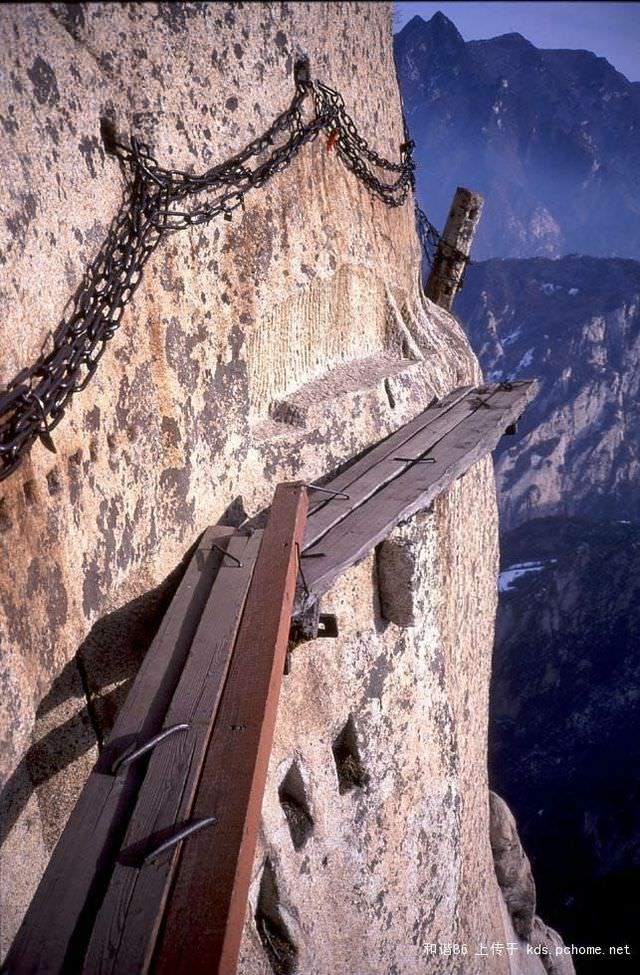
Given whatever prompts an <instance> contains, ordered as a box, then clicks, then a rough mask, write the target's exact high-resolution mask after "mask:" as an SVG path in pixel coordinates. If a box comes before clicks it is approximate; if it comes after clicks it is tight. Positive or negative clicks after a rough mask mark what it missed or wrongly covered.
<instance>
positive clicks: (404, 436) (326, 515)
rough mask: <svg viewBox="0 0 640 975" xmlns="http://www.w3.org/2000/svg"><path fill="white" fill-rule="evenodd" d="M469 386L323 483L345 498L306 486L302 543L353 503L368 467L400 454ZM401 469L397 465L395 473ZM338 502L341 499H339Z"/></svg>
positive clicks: (313, 538) (310, 540)
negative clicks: (357, 486) (306, 515)
mask: <svg viewBox="0 0 640 975" xmlns="http://www.w3.org/2000/svg"><path fill="white" fill-rule="evenodd" d="M472 388H473V387H471V386H463V387H460V388H459V389H454V390H452V391H451V392H450V393H448V394H447V395H446V396H443V397H442V399H440V400H437V401H436V402H435V403H432V404H431V405H430V406H428V407H427V409H426V410H424V411H423V412H422V413H419V414H418V416H416V417H414V419H413V420H410V421H409V423H406V424H405V425H404V426H402V427H399V429H398V430H395V431H394V432H393V433H391V434H389V436H388V437H385V439H384V440H381V441H379V442H378V443H377V444H375V445H374V446H373V447H371V449H370V450H367V452H366V453H364V454H363V455H362V456H361V457H359V458H358V460H357V461H355V462H354V463H353V464H350V465H349V467H346V468H345V469H344V470H343V471H341V472H340V473H339V474H337V475H336V476H335V477H334V478H332V479H331V480H330V481H328V482H327V483H326V484H325V485H323V487H326V488H327V489H330V490H332V491H340V492H344V493H347V494H349V495H350V497H349V499H344V498H343V499H340V498H329V497H327V496H326V495H323V494H322V493H321V492H320V491H317V492H316V491H313V490H310V498H309V515H308V517H307V527H306V529H305V538H304V547H305V548H308V547H309V546H310V545H312V544H313V543H314V542H315V541H317V539H318V538H319V537H320V535H322V533H323V532H324V531H326V530H327V528H329V527H330V526H331V524H333V521H332V519H333V518H334V517H335V519H337V520H339V519H340V517H341V516H344V514H345V513H347V512H348V511H350V510H351V508H352V507H356V506H357V502H356V494H355V492H354V493H353V501H352V489H353V487H354V486H355V485H357V484H358V483H359V481H360V480H361V479H362V478H364V477H365V476H366V475H367V473H368V472H369V471H371V470H372V469H375V468H376V467H377V466H378V465H379V464H380V463H381V462H383V461H385V460H387V459H388V458H391V457H394V456H404V454H403V451H404V450H407V449H408V443H409V442H410V441H411V440H412V438H414V437H417V436H420V435H421V434H422V433H423V432H424V431H426V430H427V429H429V428H430V427H431V426H432V425H433V424H434V423H435V422H441V421H442V420H443V418H444V417H445V415H446V414H447V413H448V411H450V410H452V409H453V408H454V407H455V406H456V404H457V403H459V402H460V401H461V400H463V399H464V397H465V396H466V395H467V393H468V392H469V391H470V390H471V389H472ZM401 469H402V466H401V465H400V466H399V467H397V468H394V470H396V473H397V472H398V471H399V470H401ZM340 502H341V503H340Z"/></svg>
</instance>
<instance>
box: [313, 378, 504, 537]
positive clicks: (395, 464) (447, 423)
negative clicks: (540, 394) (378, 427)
mask: <svg viewBox="0 0 640 975" xmlns="http://www.w3.org/2000/svg"><path fill="white" fill-rule="evenodd" d="M492 393H493V389H492V390H491V392H490V393H488V394H487V395H488V396H490V395H492ZM455 394H456V395H455V396H454V395H452V396H451V399H450V401H449V402H448V403H446V404H445V403H444V402H443V401H440V402H441V403H443V405H442V407H440V404H435V405H434V406H431V407H429V409H427V410H426V411H425V412H424V413H422V414H421V416H422V417H423V418H425V419H426V418H427V417H429V418H430V420H429V423H426V424H424V423H423V425H422V426H421V427H419V428H418V429H416V430H415V432H414V433H413V434H411V435H408V434H407V428H406V427H405V428H403V434H404V435H403V437H400V436H398V437H397V438H396V441H397V445H396V446H395V447H393V449H389V447H388V446H387V441H386V440H385V441H383V442H382V443H381V444H378V445H377V447H376V448H374V450H373V451H371V454H373V455H375V456H376V457H377V461H376V462H375V463H373V464H372V463H369V465H365V464H364V463H359V464H354V474H355V475H356V476H355V477H354V479H353V480H352V481H351V482H350V483H349V484H348V485H346V486H345V487H336V486H335V484H334V482H333V481H331V482H329V483H328V484H327V485H326V486H327V488H330V489H331V490H336V491H345V493H347V495H348V497H346V498H340V497H338V498H332V499H331V500H330V501H327V502H326V503H325V504H324V505H323V506H322V508H320V509H315V510H314V511H313V512H312V513H311V514H310V515H309V518H308V519H307V527H306V529H305V533H304V548H305V549H307V548H310V546H311V545H315V544H316V542H318V541H319V540H320V539H321V538H322V536H323V535H324V534H326V532H327V531H328V530H329V529H330V528H332V527H334V526H335V525H337V524H338V523H339V522H341V521H342V520H343V519H344V518H346V517H347V516H348V515H349V514H350V513H351V512H352V511H354V510H355V509H356V508H358V507H360V505H361V504H363V503H364V502H365V501H366V500H367V499H368V498H370V497H371V495H373V494H375V492H376V491H378V490H379V489H380V488H381V487H382V486H383V485H384V484H387V483H388V482H389V481H392V480H393V479H394V478H396V477H398V476H399V475H400V474H402V472H403V471H404V470H406V469H407V468H408V467H410V466H411V465H410V463H408V462H405V461H403V460H398V458H399V457H400V458H411V459H414V458H416V457H420V456H421V455H422V454H424V453H426V452H427V451H428V450H429V449H430V447H431V446H432V445H433V444H435V443H437V442H438V440H440V439H441V438H442V437H444V436H445V434H447V433H449V431H451V430H453V429H454V428H455V427H457V426H458V425H459V424H460V423H463V422H464V421H465V420H466V419H467V418H468V417H469V416H471V415H472V413H474V412H475V410H476V409H477V406H476V402H475V399H476V398H475V397H474V396H473V395H471V389H470V388H468V389H467V390H466V393H465V394H464V395H461V394H462V390H456V391H455ZM414 422H415V421H414ZM412 425H413V424H408V426H412ZM398 432H399V433H400V431H398ZM400 441H401V442H400ZM383 447H384V448H385V449H384V451H383V450H382V448H383ZM367 458H369V455H368V454H367V455H366V456H365V457H363V458H362V459H361V460H362V462H364V461H365V460H366V459H367ZM356 468H359V471H356V470H355V469H356ZM349 471H351V468H349V470H348V471H344V472H343V474H344V475H346V474H347V473H349ZM336 480H338V479H336Z"/></svg>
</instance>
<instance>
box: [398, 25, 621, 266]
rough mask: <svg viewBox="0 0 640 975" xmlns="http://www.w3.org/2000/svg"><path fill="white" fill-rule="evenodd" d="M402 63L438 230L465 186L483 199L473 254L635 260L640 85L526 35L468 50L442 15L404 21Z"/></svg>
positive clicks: (422, 176) (424, 193)
mask: <svg viewBox="0 0 640 975" xmlns="http://www.w3.org/2000/svg"><path fill="white" fill-rule="evenodd" d="M395 57H396V67H397V71H398V77H399V80H400V86H401V90H402V94H403V101H404V105H405V112H406V117H407V121H408V124H409V128H410V131H411V135H412V138H413V139H415V141H416V146H417V160H418V166H419V168H418V195H419V198H420V200H421V203H422V205H423V206H424V208H425V209H426V211H427V213H429V215H430V216H431V218H432V220H434V222H436V223H437V224H439V225H440V226H441V225H442V224H443V222H444V220H445V217H446V213H447V209H448V206H449V203H450V201H451V197H452V194H453V192H454V190H455V187H456V186H457V185H464V186H468V187H469V188H470V189H473V190H477V191H478V192H480V193H482V194H483V195H484V196H485V200H486V202H485V209H484V214H483V218H482V221H481V225H480V229H479V232H478V236H477V238H476V243H475V245H474V253H475V255H476V256H477V257H478V258H487V257H525V256H536V255H542V256H544V255H547V256H559V255H561V254H566V253H568V252H571V251H580V252H586V253H589V254H595V255H601V256H623V257H633V258H640V220H639V219H638V218H639V217H640V172H639V167H638V160H639V159H640V85H637V84H632V83H631V82H629V81H628V80H627V79H626V78H625V77H624V76H623V75H621V74H619V72H617V71H616V70H615V69H614V68H613V67H612V66H611V65H610V64H609V62H608V61H606V60H605V59H604V58H598V57H596V56H595V55H594V54H591V53H590V52H588V51H545V50H539V49H537V48H535V47H534V46H533V45H532V44H530V43H529V41H527V40H525V38H524V37H522V36H521V35H520V34H505V35H504V36H502V37H496V38H493V39H491V40H485V41H470V42H467V43H465V41H464V40H463V39H462V37H461V35H460V34H459V33H458V31H457V29H456V27H455V26H454V24H452V23H451V21H449V20H448V19H447V18H446V17H445V16H444V15H443V14H440V13H438V14H436V15H435V16H434V17H433V18H432V19H431V20H430V21H428V22H425V21H424V20H422V19H421V18H420V17H414V18H413V20H411V21H410V22H409V23H408V24H406V25H405V27H404V28H403V29H402V31H401V32H400V33H399V34H397V35H396V38H395Z"/></svg>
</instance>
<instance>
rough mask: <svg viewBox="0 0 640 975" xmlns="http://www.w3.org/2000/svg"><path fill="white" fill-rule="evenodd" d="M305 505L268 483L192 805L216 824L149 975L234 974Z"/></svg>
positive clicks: (189, 857)
mask: <svg viewBox="0 0 640 975" xmlns="http://www.w3.org/2000/svg"><path fill="white" fill-rule="evenodd" d="M306 507H307V501H306V494H305V490H304V487H303V486H302V485H298V484H285V485H279V486H278V488H277V490H276V493H275V497H274V500H273V504H272V506H271V512H270V515H269V521H268V524H267V527H266V529H265V534H264V538H263V543H262V547H261V549H260V553H259V555H258V560H257V563H256V568H255V571H254V574H253V579H252V581H251V586H250V589H249V595H248V596H247V603H246V606H245V611H244V615H243V618H242V623H241V625H240V631H239V633H238V638H237V641H236V647H235V650H234V653H233V658H232V661H231V666H230V669H229V675H228V678H227V683H226V685H225V689H224V693H223V697H222V701H221V703H220V707H219V710H218V717H217V720H216V724H215V727H214V732H213V736H212V738H211V741H210V744H209V748H208V750H207V755H206V759H205V764H204V769H203V773H202V778H201V781H200V785H199V788H198V794H197V797H196V800H195V803H194V807H193V815H194V816H197V817H200V816H211V815H213V816H216V817H217V823H216V825H214V826H212V827H211V828H209V829H206V830H203V831H202V832H200V833H196V834H195V835H194V836H192V837H190V838H189V839H188V840H187V841H185V843H184V844H183V848H182V851H181V853H180V860H179V864H178V867H177V870H176V876H175V880H174V885H173V889H172V892H171V895H170V898H169V902H168V905H167V911H166V915H165V921H164V922H163V929H162V932H161V936H160V939H159V951H158V953H157V956H156V958H155V960H154V966H153V970H154V972H156V973H158V975H200V973H202V975H205V973H206V975H211V973H213V972H215V973H216V975H232V973H234V972H235V967H236V961H237V955H238V950H239V946H240V938H241V935H242V927H243V923H244V915H245V909H246V902H247V896H248V889H249V883H250V880H251V869H252V865H253V855H254V851H255V842H256V834H257V829H258V822H259V817H260V810H261V805H262V796H263V792H264V786H265V781H266V775H267V766H268V762H269V752H270V748H271V742H272V739H273V731H274V726H275V719H276V708H277V703H278V695H279V691H280V683H281V680H282V671H283V667H284V658H285V652H286V647H287V639H288V634H289V625H290V618H291V607H292V603H293V598H294V593H295V583H296V575H297V554H296V545H301V544H302V537H303V531H304V518H305V514H306Z"/></svg>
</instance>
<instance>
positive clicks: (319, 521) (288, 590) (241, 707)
mask: <svg viewBox="0 0 640 975" xmlns="http://www.w3.org/2000/svg"><path fill="white" fill-rule="evenodd" d="M534 393H535V383H533V382H529V381H520V382H513V383H501V384H497V385H490V386H482V387H477V388H471V387H465V388H462V389H458V390H454V391H453V392H452V393H450V394H449V395H448V396H445V397H444V398H443V399H442V400H440V401H438V402H435V403H433V404H431V405H430V406H429V407H428V408H427V409H426V410H425V411H424V412H423V413H422V414H420V415H419V416H418V417H416V418H415V419H414V420H412V421H411V422H410V423H408V424H406V425H405V426H404V427H402V428H400V429H399V430H397V431H395V433H393V434H391V435H390V436H389V437H387V438H386V439H385V440H383V441H381V442H380V443H378V444H376V445H375V446H374V447H372V448H371V449H370V450H368V451H367V452H366V453H364V454H363V455H362V456H360V457H359V458H358V459H357V460H356V461H355V462H354V463H353V464H351V465H350V466H349V467H348V468H346V469H345V470H343V471H341V472H340V474H338V475H336V476H335V477H334V478H333V479H332V480H330V481H328V482H327V483H326V484H325V485H323V488H324V489H325V490H326V492H328V493H326V494H320V493H318V494H314V495H313V496H312V498H313V506H312V510H311V513H310V515H309V518H308V520H307V518H306V515H307V496H306V489H305V485H303V484H298V483H295V484H281V485H279V486H278V488H277V489H276V493H275V496H274V500H273V504H272V506H271V509H270V512H269V517H268V521H267V526H266V529H265V530H264V533H262V532H259V531H254V532H251V531H250V530H246V531H239V532H236V533H232V532H230V531H229V530H225V529H209V530H208V531H207V532H205V535H204V536H203V538H202V540H201V542H200V545H199V547H198V549H197V551H196V553H195V555H194V557H193V558H192V559H191V562H190V564H189V566H188V568H187V570H186V573H185V576H184V578H183V580H182V582H181V584H180V587H179V588H178V590H177V592H176V595H175V597H174V600H173V602H172V603H171V606H170V609H169V611H168V613H167V616H166V617H165V620H164V622H163V624H162V626H161V628H160V630H159V632H158V634H157V636H156V638H155V640H154V642H153V644H152V647H151V649H150V650H149V652H148V654H147V656H146V657H145V660H144V662H143V665H142V667H141V669H140V672H139V674H138V676H137V678H136V680H135V682H134V684H133V688H132V690H131V692H130V694H129V697H128V698H127V701H126V702H125V705H124V707H123V709H122V711H121V713H120V715H119V716H118V720H117V723H116V726H115V728H114V731H113V733H112V735H111V738H110V740H109V742H108V745H107V747H106V748H105V749H104V751H103V753H102V755H101V757H100V760H99V762H98V764H97V765H96V769H95V770H94V772H93V773H92V775H91V776H90V778H89V780H88V782H87V785H86V787H85V789H84V790H83V792H82V794H81V797H80V800H79V802H78V804H77V806H76V808H75V810H74V812H73V814H72V816H71V818H70V820H69V823H68V825H67V828H66V829H65V831H64V833H63V835H62V837H61V840H60V842H59V843H58V846H57V847H56V849H55V851H54V854H53V856H52V859H51V862H50V864H49V867H48V868H47V871H46V873H45V875H44V878H43V881H42V883H41V885H40V887H39V889H38V891H37V893H36V895H35V897H34V900H33V902H32V905H31V907H30V908H29V911H28V913H27V916H26V918H25V921H24V922H23V925H22V927H21V929H20V931H19V933H18V936H17V938H16V940H15V942H14V944H13V946H12V948H11V950H10V952H9V955H8V957H7V960H6V963H5V966H4V968H3V970H6V971H7V972H12V973H16V975H22V973H25V972H26V973H31V972H33V973H35V972H38V973H43V972H47V973H51V975H54V973H56V975H62V973H66V972H84V973H85V975H104V973H107V972H108V973H112V975H115V973H122V975H129V973H130V972H136V973H147V972H154V973H157V975H187V973H188V975H199V973H202V975H204V973H205V972H206V973H207V975H208V973H216V975H233V973H234V972H235V968H236V963H237V957H238V952H239V947H240V940H241V937H242V930H243V924H244V917H245V910H246V903H247V897H248V890H249V883H250V880H251V871H252V866H253V857H254V851H255V843H256V836H257V830H258V824H259V819H260V809H261V804H262V796H263V792H264V787H265V782H266V775H267V767H268V761H269V753H270V749H271V743H272V739H273V733H274V727H275V720H276V711H277V702H278V696H279V690H280V684H281V680H282V674H283V670H284V663H285V654H286V651H287V643H288V638H289V627H290V623H291V618H292V614H295V615H298V616H299V617H302V616H304V614H305V613H306V611H307V610H308V609H310V608H311V609H314V608H315V612H316V613H317V602H318V599H319V597H321V596H322V594H323V593H325V592H326V591H327V590H328V589H330V588H331V586H332V585H333V584H334V582H335V581H336V579H337V578H338V577H339V576H340V575H341V574H342V573H343V572H344V571H346V570H347V569H348V568H349V567H350V566H352V565H354V564H356V563H357V562H358V561H360V560H361V559H362V558H364V557H365V556H366V555H367V553H368V552H370V551H371V550H372V549H373V548H374V547H375V546H376V545H377V544H378V542H380V541H381V540H382V539H383V538H384V537H385V536H386V535H387V534H388V533H389V532H390V531H391V529H392V528H393V527H394V526H395V525H397V524H398V522H400V521H401V520H403V519H406V518H408V517H410V516H411V515H412V514H414V513H415V512H417V511H419V510H421V509H424V508H426V507H428V505H429V504H431V502H432V501H433V499H434V498H435V497H436V496H437V495H438V494H440V493H441V492H442V491H444V490H446V488H447V487H448V486H449V485H450V484H451V483H452V482H453V481H454V480H455V479H456V478H458V477H460V476H461V475H462V474H464V473H465V472H466V471H467V470H468V469H469V467H470V466H471V465H472V464H474V463H475V462H476V461H477V460H479V459H480V458H481V457H484V456H486V455H487V454H488V453H489V452H490V451H491V450H492V449H493V447H495V445H496V444H497V442H498V440H499V439H500V437H501V436H502V434H503V433H504V432H505V431H506V430H507V428H508V427H509V426H511V425H512V424H513V422H514V421H515V420H516V419H517V418H518V417H519V416H520V414H521V413H522V412H523V410H524V408H525V406H526V404H527V403H528V401H529V400H530V399H531V398H532V397H533V395H534ZM216 546H220V548H221V549H222V551H221V550H220V548H216ZM305 557H306V558H305ZM301 558H302V562H300V559H301ZM299 565H301V566H302V568H303V571H304V582H303V588H302V589H301V588H300V586H298V588H296V579H297V577H298V569H299ZM160 732H163V733H164V732H168V734H167V735H166V737H164V738H163V740H162V742H160V743H159V744H157V745H156V747H155V748H154V749H153V750H152V751H151V752H150V753H149V754H148V755H145V756H144V757H143V758H142V759H141V760H133V758H134V756H130V757H131V758H132V760H131V761H128V759H127V756H128V755H129V752H130V751H131V749H132V748H136V747H137V748H139V747H140V746H141V745H142V744H143V743H145V742H148V740H149V739H150V738H152V737H153V736H157V735H158V734H159V733H160Z"/></svg>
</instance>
